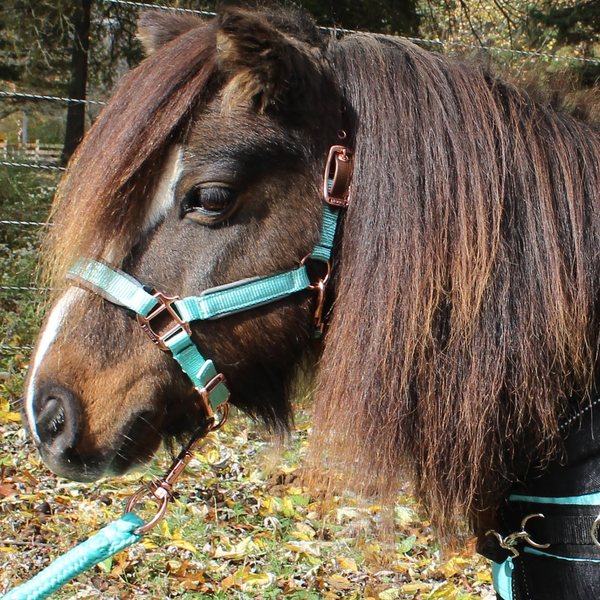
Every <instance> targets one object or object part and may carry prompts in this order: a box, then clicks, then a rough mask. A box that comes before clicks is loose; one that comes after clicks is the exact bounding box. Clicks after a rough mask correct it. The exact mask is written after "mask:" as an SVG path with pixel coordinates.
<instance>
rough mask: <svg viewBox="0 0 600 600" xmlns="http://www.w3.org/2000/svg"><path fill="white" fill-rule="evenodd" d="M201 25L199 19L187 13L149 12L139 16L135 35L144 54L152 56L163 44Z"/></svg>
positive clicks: (201, 22)
mask: <svg viewBox="0 0 600 600" xmlns="http://www.w3.org/2000/svg"><path fill="white" fill-rule="evenodd" d="M203 23H204V22H203V21H202V20H201V19H199V18H198V17H195V16H194V15H191V14H188V13H173V12H169V11H158V10H151V11H147V12H144V13H142V14H141V16H140V18H139V20H138V34H137V35H138V38H139V39H140V40H141V42H142V45H143V47H144V50H145V51H146V54H152V53H153V52H155V51H156V50H158V49H159V48H160V47H161V46H163V45H164V44H166V43H168V42H170V41H171V40H174V39H175V38H178V37H179V36H180V35H183V34H184V33H187V32H188V31H190V30H192V29H196V27H200V26H201V25H202V24H203Z"/></svg>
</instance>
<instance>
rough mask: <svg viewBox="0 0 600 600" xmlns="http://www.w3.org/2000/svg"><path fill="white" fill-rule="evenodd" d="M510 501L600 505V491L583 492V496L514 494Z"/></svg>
mask: <svg viewBox="0 0 600 600" xmlns="http://www.w3.org/2000/svg"><path fill="white" fill-rule="evenodd" d="M508 500H509V502H533V503H535V504H557V505H565V506H596V505H600V492H594V493H592V494H583V495H581V496H562V497H561V496H558V497H553V496H521V495H519V494H512V495H511V496H509V498H508Z"/></svg>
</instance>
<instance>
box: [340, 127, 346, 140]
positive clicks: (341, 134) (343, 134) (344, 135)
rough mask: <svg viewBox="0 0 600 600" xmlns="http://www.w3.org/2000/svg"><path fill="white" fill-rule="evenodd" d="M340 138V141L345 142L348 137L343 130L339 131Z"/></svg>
mask: <svg viewBox="0 0 600 600" xmlns="http://www.w3.org/2000/svg"><path fill="white" fill-rule="evenodd" d="M338 137H339V138H340V140H345V139H346V138H347V137H348V134H347V133H346V132H345V131H344V130H343V129H339V130H338Z"/></svg>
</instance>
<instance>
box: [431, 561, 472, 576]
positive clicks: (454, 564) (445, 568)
mask: <svg viewBox="0 0 600 600" xmlns="http://www.w3.org/2000/svg"><path fill="white" fill-rule="evenodd" d="M469 564H470V563H469V561H468V560H467V559H466V558H461V557H460V556H455V557H453V558H451V559H450V560H449V561H448V562H446V563H445V564H443V565H441V566H440V567H439V569H438V570H439V572H440V573H442V575H444V576H445V577H452V576H453V575H456V574H457V573H462V571H463V570H464V568H465V567H468V566H469Z"/></svg>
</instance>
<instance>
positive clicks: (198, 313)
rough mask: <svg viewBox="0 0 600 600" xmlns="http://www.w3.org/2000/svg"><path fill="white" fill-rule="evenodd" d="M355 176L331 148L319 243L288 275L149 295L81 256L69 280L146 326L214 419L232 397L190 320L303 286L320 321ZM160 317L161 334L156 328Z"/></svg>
mask: <svg viewBox="0 0 600 600" xmlns="http://www.w3.org/2000/svg"><path fill="white" fill-rule="evenodd" d="M350 176H351V152H350V151H349V150H348V149H346V148H345V147H342V146H333V147H332V148H331V150H330V152H329V157H328V160H327V167H326V169H325V178H324V198H325V201H326V203H325V206H324V210H323V222H322V224H321V235H320V239H319V242H318V244H317V245H316V247H315V248H314V250H313V251H312V253H311V254H309V255H308V256H307V257H306V259H304V260H302V262H301V263H300V265H299V266H298V267H296V268H294V269H291V270H289V271H286V272H284V273H278V274H275V275H269V276H266V277H256V278H252V279H243V280H240V281H236V282H234V283H231V284H228V285H224V286H219V287H215V288H211V289H208V290H205V291H204V292H202V293H201V294H200V295H199V296H189V297H187V298H179V297H178V296H166V295H165V294H163V293H161V292H157V293H155V294H151V293H149V292H148V291H146V289H145V288H144V286H143V284H142V283H140V282H139V281H137V280H136V279H134V278H133V277H131V276H130V275H128V274H126V273H123V272H122V271H119V270H118V269H113V268H111V267H109V266H107V265H105V264H104V263H102V262H99V261H97V260H92V259H85V258H82V259H80V260H78V261H77V262H76V263H75V264H74V265H73V267H72V268H71V269H70V270H69V273H68V278H69V279H70V280H72V281H73V282H74V283H75V284H76V285H78V286H80V287H83V288H86V289H89V290H91V291H93V292H95V293H97V294H99V295H101V296H102V297H103V298H105V299H106V300H108V301H109V302H112V303H113V304H115V305H117V306H121V307H124V308H127V309H129V310H130V311H132V312H134V313H135V314H136V315H137V320H138V323H139V324H140V326H141V327H142V329H143V330H144V331H145V332H146V333H147V334H148V335H149V336H150V338H151V339H152V341H153V342H154V343H155V344H156V345H157V346H158V347H159V348H160V349H161V350H165V351H170V352H171V353H172V355H173V358H174V359H175V360H176V361H177V362H178V363H179V365H180V366H181V368H182V369H183V371H184V373H186V375H187V376H188V377H189V378H190V380H191V382H192V385H193V386H194V388H195V389H196V390H197V391H198V393H199V394H200V397H201V399H202V401H203V405H204V409H205V410H206V412H207V416H208V417H212V416H213V414H214V412H216V411H217V410H218V409H219V408H220V407H222V406H223V405H224V404H225V403H226V402H227V400H228V399H229V390H228V388H227V385H226V383H225V377H224V375H223V374H221V373H219V372H218V371H217V369H216V367H215V365H214V364H213V361H212V360H210V359H206V358H204V356H203V355H202V354H201V353H200V351H199V349H198V348H197V346H196V345H195V344H194V342H193V341H192V338H191V328H190V325H189V324H190V323H191V322H192V321H203V320H207V319H219V318H221V317H224V316H226V315H230V314H233V313H237V312H241V311H244V310H247V309H250V308H254V307H257V306H262V305H264V304H269V303H270V302H275V301H276V300H280V299H282V298H285V297H287V296H290V295H291V294H294V293H296V292H300V291H303V290H308V289H311V290H313V289H314V290H317V291H318V305H317V310H316V311H315V319H316V321H317V324H318V325H320V324H321V323H320V321H321V316H322V314H321V313H322V309H323V298H324V292H325V285H326V283H327V279H328V277H329V271H330V261H331V253H332V248H333V242H334V238H335V233H336V229H337V222H338V216H339V210H340V208H342V207H345V206H347V201H348V196H349V186H350ZM309 258H310V259H312V260H316V261H320V262H322V263H324V264H325V265H326V266H327V274H326V275H325V277H324V278H323V279H322V280H320V281H318V282H316V283H314V282H312V281H311V279H310V277H309V274H308V272H307V267H306V264H305V262H306V260H307V259H309ZM159 315H162V316H161V317H160V319H159V321H160V324H161V326H160V332H158V331H157V326H156V325H154V326H153V321H154V319H155V318H156V317H158V316H159ZM165 319H166V320H167V321H168V325H165Z"/></svg>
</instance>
